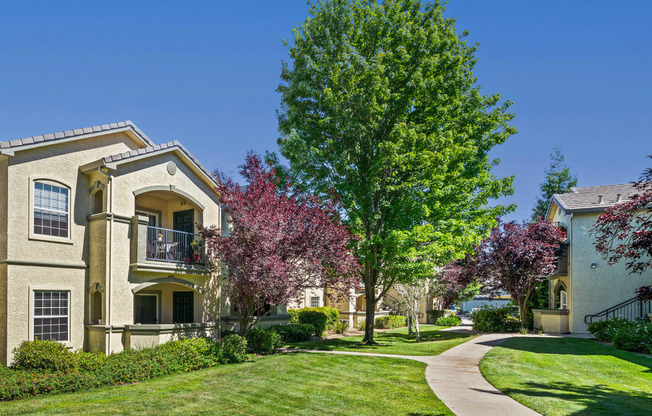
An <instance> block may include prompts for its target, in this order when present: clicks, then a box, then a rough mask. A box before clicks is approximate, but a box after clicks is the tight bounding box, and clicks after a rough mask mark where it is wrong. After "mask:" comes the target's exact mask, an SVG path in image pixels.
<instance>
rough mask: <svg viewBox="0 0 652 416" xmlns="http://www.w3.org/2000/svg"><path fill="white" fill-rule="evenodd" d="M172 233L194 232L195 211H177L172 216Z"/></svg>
mask: <svg viewBox="0 0 652 416" xmlns="http://www.w3.org/2000/svg"><path fill="white" fill-rule="evenodd" d="M172 220H173V221H174V231H183V232H184V233H194V232H195V210H193V209H188V210H185V211H177V212H175V213H174V214H173V218H172Z"/></svg>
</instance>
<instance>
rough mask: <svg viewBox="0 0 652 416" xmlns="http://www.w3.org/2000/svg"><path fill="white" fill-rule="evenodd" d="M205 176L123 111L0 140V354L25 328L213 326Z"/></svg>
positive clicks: (157, 334) (208, 180)
mask: <svg viewBox="0 0 652 416" xmlns="http://www.w3.org/2000/svg"><path fill="white" fill-rule="evenodd" d="M213 181H214V179H213V176H212V175H211V174H210V173H209V172H208V171H207V170H206V169H205V168H204V167H202V165H201V164H200V163H199V162H198V161H197V159H196V158H195V157H194V156H193V155H192V154H190V152H188V150H186V149H185V148H184V147H183V146H182V145H181V144H180V143H178V142H176V141H174V142H168V143H163V144H159V145H156V144H154V143H153V142H152V140H150V139H149V138H148V137H147V136H146V135H145V134H144V133H143V132H142V131H140V130H139V129H138V128H137V127H136V126H135V125H134V124H133V123H131V122H129V121H126V122H120V123H113V124H106V125H102V126H95V127H88V128H83V129H77V130H69V131H65V132H61V133H54V134H45V135H41V136H34V137H28V138H25V139H20V140H13V141H9V142H0V362H2V363H3V364H7V363H10V362H11V360H12V350H13V349H14V348H15V347H16V346H18V345H19V344H20V343H21V342H22V341H24V340H33V339H35V338H39V339H53V340H58V341H60V342H63V343H65V344H66V345H67V346H69V347H71V348H73V349H78V348H84V349H86V350H91V349H99V350H101V351H103V352H106V353H110V352H118V351H121V350H123V349H125V348H129V347H138V346H148V345H153V344H156V343H159V342H163V341H166V340H169V339H171V338H175V337H179V336H183V335H197V334H202V335H208V336H212V335H215V333H216V332H217V331H216V328H217V325H218V324H219V322H220V320H222V321H224V322H226V323H228V322H229V319H230V318H233V317H232V316H231V315H232V310H231V307H230V306H229V304H228V301H227V300H225V299H223V298H222V297H220V276H219V274H218V273H211V272H210V271H209V269H208V268H207V267H206V262H205V256H204V248H203V244H202V242H201V240H200V239H199V237H198V236H197V235H196V234H195V232H196V227H195V223H202V224H206V225H217V226H221V220H222V212H221V209H220V204H219V200H218V195H217V193H216V191H215V187H214V185H215V183H214V182H213ZM284 312H285V310H284V308H279V310H278V311H275V313H284ZM220 318H222V319H220ZM231 321H233V319H231Z"/></svg>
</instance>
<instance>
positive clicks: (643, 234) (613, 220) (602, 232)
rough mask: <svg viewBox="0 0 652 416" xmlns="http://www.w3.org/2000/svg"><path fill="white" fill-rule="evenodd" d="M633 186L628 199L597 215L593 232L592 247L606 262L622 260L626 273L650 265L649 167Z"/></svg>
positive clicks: (651, 213) (651, 197)
mask: <svg viewBox="0 0 652 416" xmlns="http://www.w3.org/2000/svg"><path fill="white" fill-rule="evenodd" d="M650 158H652V156H650ZM633 188H634V190H635V192H636V194H634V195H632V196H631V197H630V200H629V201H627V202H623V203H620V204H616V205H614V206H613V207H610V208H607V209H606V210H605V211H604V213H603V214H602V215H600V216H599V217H598V219H597V220H596V222H595V228H594V230H593V232H594V234H595V236H596V241H595V248H596V250H597V251H598V253H600V254H601V255H602V256H603V258H605V259H606V260H607V261H608V262H609V264H610V265H611V264H615V263H618V262H619V261H620V260H626V261H627V263H626V264H627V269H628V270H629V272H630V273H643V272H644V271H645V270H648V269H650V268H652V168H650V169H647V170H645V171H644V172H643V175H642V176H641V177H640V178H639V180H638V182H636V183H634V184H633Z"/></svg>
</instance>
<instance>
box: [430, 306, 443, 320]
mask: <svg viewBox="0 0 652 416" xmlns="http://www.w3.org/2000/svg"><path fill="white" fill-rule="evenodd" d="M428 315H430V319H432V321H433V322H436V321H437V319H439V318H441V317H442V316H444V311H442V310H440V309H431V310H429V311H428Z"/></svg>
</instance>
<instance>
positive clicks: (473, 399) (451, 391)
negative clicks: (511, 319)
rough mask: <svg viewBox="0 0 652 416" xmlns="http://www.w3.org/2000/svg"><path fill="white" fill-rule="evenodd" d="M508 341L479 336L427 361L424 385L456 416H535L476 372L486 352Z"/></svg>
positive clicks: (500, 336)
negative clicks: (425, 382)
mask: <svg viewBox="0 0 652 416" xmlns="http://www.w3.org/2000/svg"><path fill="white" fill-rule="evenodd" d="M511 337H512V335H509V334H487V335H480V336H479V337H477V338H474V339H472V340H471V341H468V342H465V343H464V344H460V345H458V346H456V347H453V348H451V349H449V350H447V351H444V352H443V353H441V354H440V355H435V356H430V357H428V359H429V360H428V362H427V364H428V367H426V380H427V381H428V385H429V386H430V388H432V390H433V391H434V392H435V395H437V397H439V399H440V400H441V401H442V402H444V404H445V405H446V406H448V408H449V409H450V410H451V411H452V412H453V413H455V414H456V415H458V416H479V415H482V416H493V415H497V416H512V415H518V416H520V415H524V416H527V415H538V414H539V413H537V412H535V411H534V410H532V409H530V408H529V407H526V406H524V405H522V404H520V403H519V402H517V401H516V400H514V399H512V398H511V397H509V396H507V395H506V394H504V393H502V392H500V391H499V390H497V389H496V388H495V387H494V386H492V385H491V384H489V382H488V381H487V380H485V378H484V377H483V376H482V374H481V373H480V369H479V368H478V365H479V364H480V360H481V359H482V357H483V356H484V355H485V354H486V353H487V352H488V351H489V350H490V349H492V348H493V347H495V346H496V345H499V344H501V343H503V342H504V341H506V340H508V339H509V338H511Z"/></svg>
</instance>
